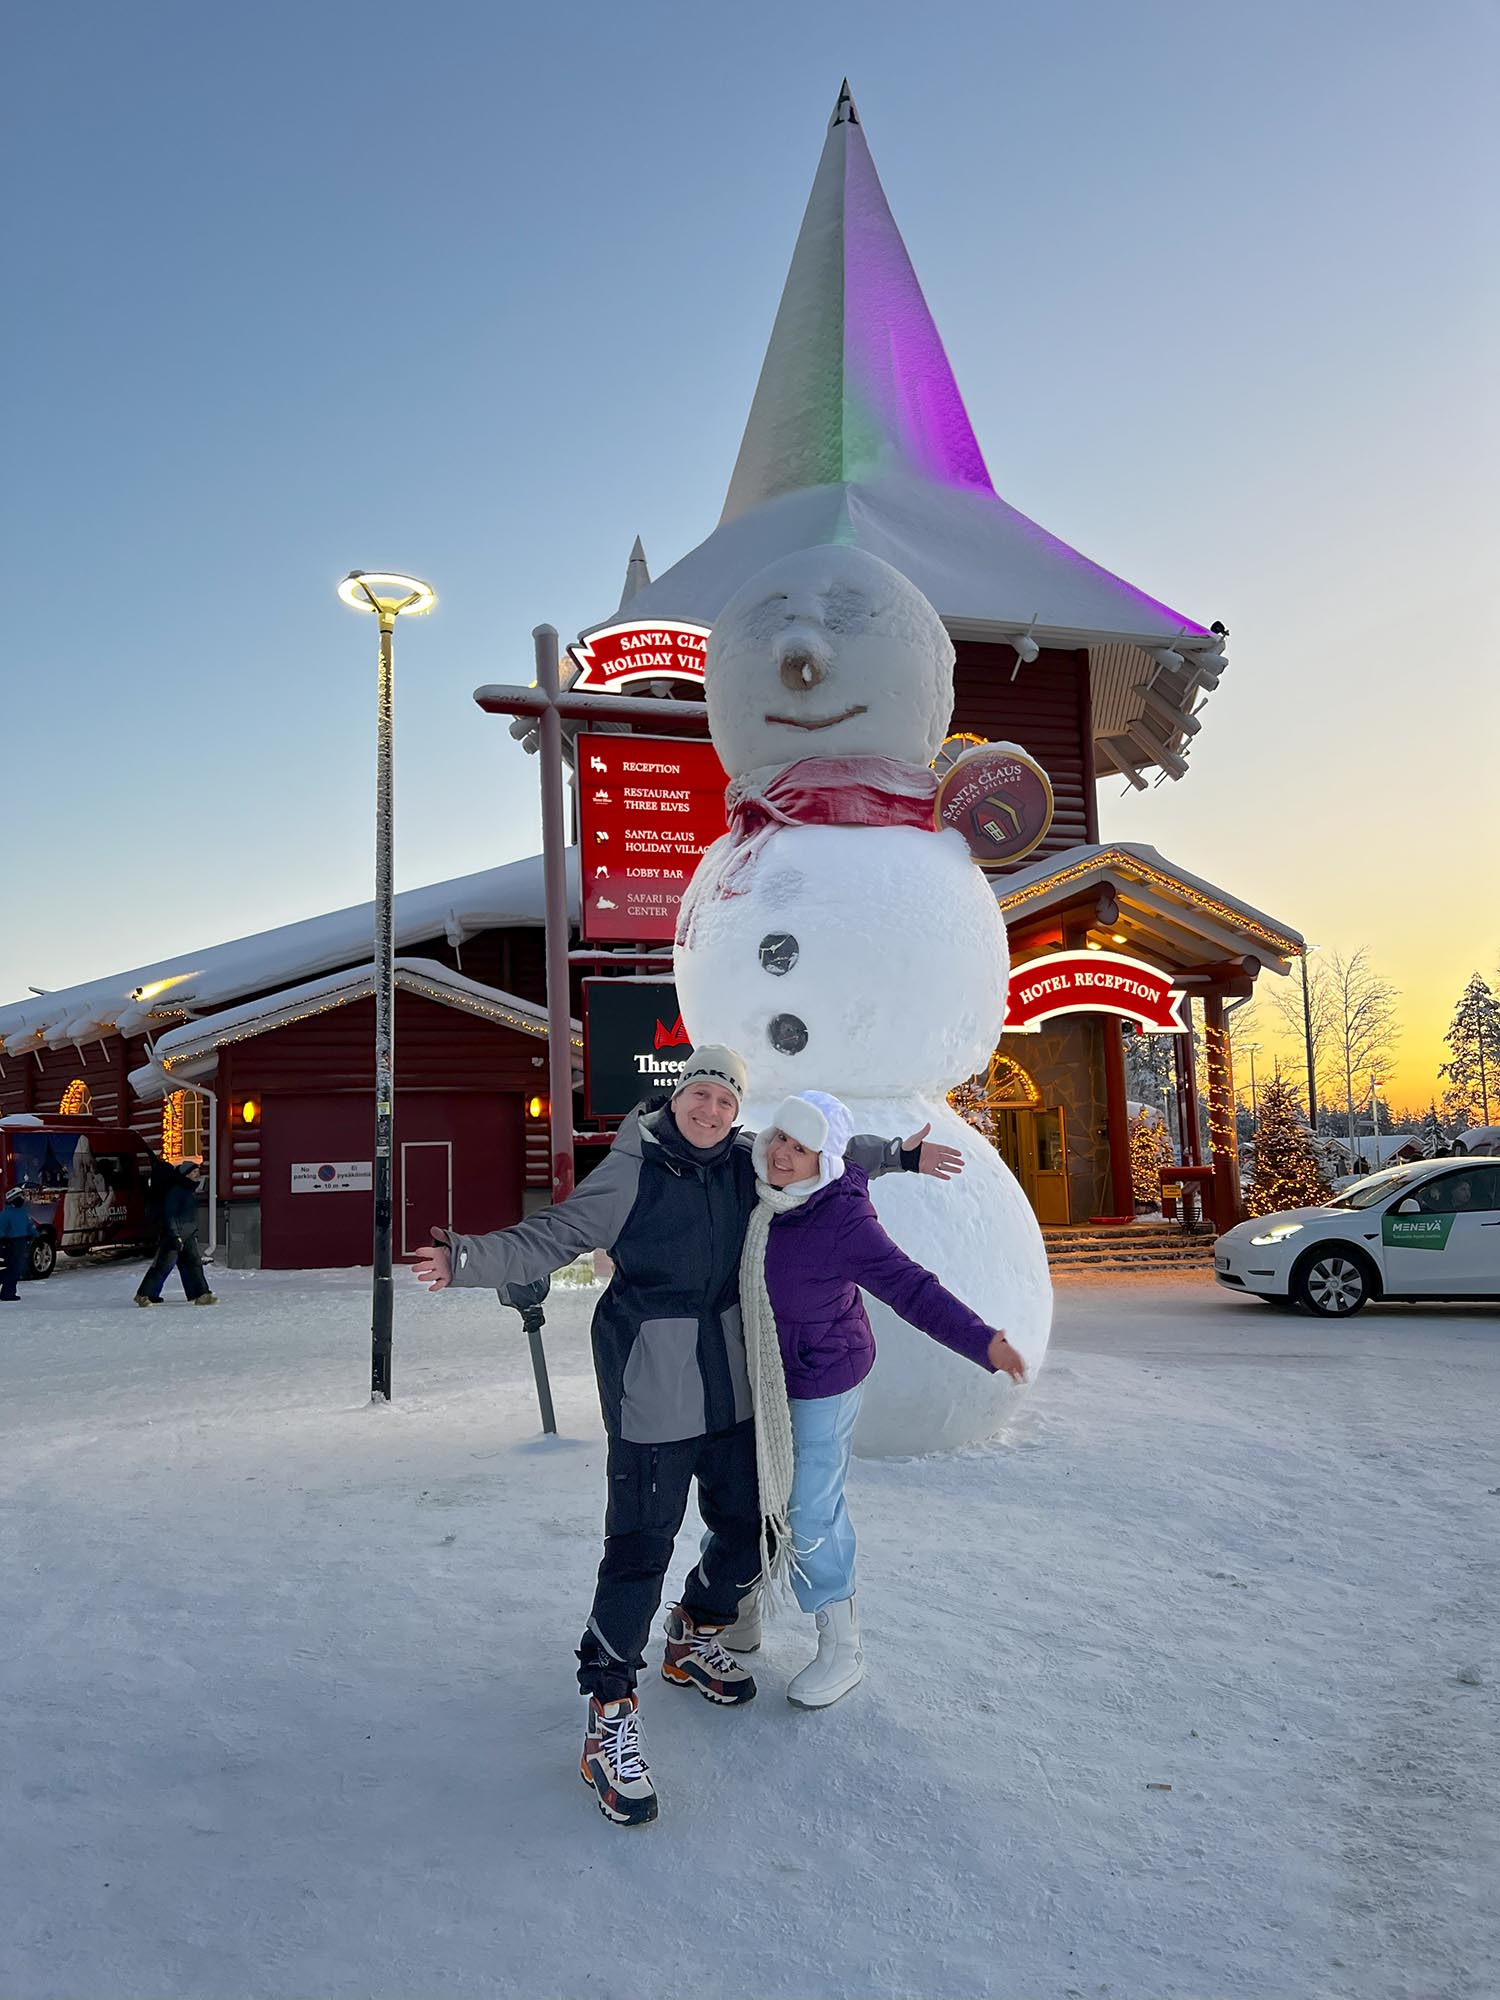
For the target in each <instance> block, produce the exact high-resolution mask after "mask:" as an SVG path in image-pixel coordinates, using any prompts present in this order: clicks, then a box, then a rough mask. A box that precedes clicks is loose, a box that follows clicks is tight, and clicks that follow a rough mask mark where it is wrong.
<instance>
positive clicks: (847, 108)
mask: <svg viewBox="0 0 1500 2000" xmlns="http://www.w3.org/2000/svg"><path fill="white" fill-rule="evenodd" d="M824 542H833V543H841V544H852V545H854V546H856V547H859V548H863V549H867V550H869V552H870V553H871V554H872V555H877V556H880V557H882V558H883V559H884V560H885V561H886V562H889V563H891V564H893V565H894V566H895V568H897V569H899V570H900V571H902V572H903V574H904V575H906V576H908V577H910V578H911V580H912V582H913V583H915V584H916V585H917V587H918V589H920V590H922V591H923V592H924V593H925V594H926V595H927V597H929V598H930V599H931V601H932V603H933V604H934V605H935V606H936V607H937V609H938V611H939V612H940V613H941V614H942V616H943V617H944V618H945V619H946V620H947V621H948V622H949V624H950V625H953V626H955V627H960V628H964V627H966V628H968V629H969V630H970V631H972V632H974V633H975V634H976V635H985V634H990V635H993V636H997V637H1003V636H1007V635H1008V634H1010V633H1022V632H1027V631H1030V632H1031V633H1032V634H1033V635H1034V637H1035V639H1036V640H1037V641H1038V642H1039V643H1042V644H1046V643H1048V642H1051V643H1055V644H1062V645H1069V646H1078V645H1089V646H1094V647H1099V646H1106V645H1110V644H1112V643H1113V644H1124V645H1126V646H1128V647H1133V648H1137V649H1138V648H1142V647H1164V646H1170V645H1172V644H1173V643H1174V641H1184V640H1185V641H1186V642H1187V645H1188V647H1189V648H1193V647H1194V646H1195V645H1196V644H1197V643H1198V642H1203V643H1205V644H1207V645H1209V646H1212V645H1213V643H1214V642H1213V641H1212V640H1211V639H1210V637H1209V634H1208V632H1207V630H1206V628H1205V627H1204V626H1203V625H1200V624H1198V623H1196V622H1195V621H1194V620H1192V619H1189V618H1186V617H1184V616H1183V615H1182V613H1180V612H1178V611H1174V610H1173V609H1172V608H1171V606H1170V605H1167V604H1163V603H1161V602H1160V601H1159V600H1158V599H1156V598H1153V597H1149V596H1147V595H1146V593H1145V592H1144V591H1140V590H1137V589H1135V588H1134V587H1133V586H1132V585H1131V584H1129V583H1126V582H1125V581H1124V580H1123V579H1122V578H1120V577H1118V576H1114V575H1112V574H1111V573H1110V572H1109V571H1108V570H1106V569H1102V568H1100V566H1099V565H1098V564H1097V563H1093V562H1090V561H1089V560H1088V558H1087V557H1085V556H1082V555H1080V554H1079V553H1078V551H1077V550H1076V549H1072V548H1069V546H1068V545H1067V543H1066V542H1062V541H1059V540H1058V539H1057V537H1056V536H1054V535H1049V534H1048V533H1047V532H1046V530H1045V529H1044V528H1040V527H1038V526H1037V524H1036V522H1034V521H1031V520H1028V519H1027V517H1026V516H1025V515H1024V514H1022V513H1020V512H1018V511H1017V509H1015V508H1014V507H1011V506H1009V505H1008V504H1007V503H1006V502H1005V501H1004V500H1002V499H1000V498H999V497H998V495H997V494H996V493H995V490H994V487H993V486H992V484H991V482H990V476H989V472H988V470H987V469H986V466H985V462H984V457H983V454H982V453H981V451H980V449H979V444H978V441H977V440H976V438H975V436H974V430H973V426H972V425H971V424H970V422H969V418H968V413H967V411H966V410H965V408H964V403H963V397H962V396H961V395H960V393H959V389H958V384H957V382H956V381H955V379H954V375H953V370H952V368H951V367H950V366H949V363H948V357H947V355H946V353H945V352H944V349H943V343H942V340H941V338H940V337H939V334H938V331H937V327H936V325H935V324H934V322H933V318H932V314H931V312H930V311H929V310H928V306H927V302H926V300H925V299H924V298H923V296H922V288H921V286H920V284H919V283H918V282H917V277H916V273H915V271H914V270H913V269H912V264H911V259H910V258H909V257H908V255H907V252H906V245H905V244H904V243H903V242H902V240H901V232H900V231H899V230H898V229H897V227H896V223H895V219H894V218H893V216H892V214H891V211H890V206H889V204H888V203H887V201H886V198H885V192H884V190H883V189H882V187H881V185H880V177H879V175H878V174H877V173H876V171H875V164H874V161H873V159H872V158H871V156H870V149H869V146H868V144H867V142H866V139H865V132H864V127H863V125H862V124H861V122H860V118H859V114H858V112H857V110H856V108H855V105H854V100H853V98H852V96H851V95H850V92H849V86H848V84H847V83H846V84H845V85H844V86H843V88H842V89H841V90H840V92H839V97H838V102H837V104H836V105H835V106H834V111H833V117H832V119H831V120H830V122H829V126H828V135H827V138H826V140H825V141H824V146H823V154H822V158H821V159H820V161H819V163H818V170H817V174H816V176H815V177H814V180H813V188H812V194H811V196H810V198H809V200H808V204H807V211H806V213H805V215H804V216H803V218H802V228H801V232H800V233H799V235H798V238H797V245H796V249H795V250H794V252H793V255H792V264H791V269H790V271H789V273H788V275H787V281H786V286H785V289H784V290H783V292H782V297H781V304H780V307H779V309H778V311H777V314H776V321H775V325H774V327H773V329H772V333H771V341H770V346H769V347H768V349H767V352H766V358H765V363H764V365H763V367H762V369H761V374H760V381H759V384H758V385H757V388H756V391H755V397H754V401H753V403H752V405H751V409H750V417H749V421H748V423H747V424H746V426H745V435H744V440H743V442H742V443H741V446H740V452H739V458H738V460H737V462H736V464H735V468H734V475H733V477H732V479H731V480H730V483H729V493H728V497H727V499H726V501H725V504H724V512H723V516H722V518H721V520H720V523H719V525H718V527H717V528H716V529H715V530H714V532H713V533H712V534H711V535H710V536H709V537H708V539H707V540H706V541H704V542H702V543H700V544H699V546H698V547H697V548H696V549H693V550H692V551H691V552H690V553H689V554H688V555H686V556H684V557H683V558H682V560H681V561H680V562H678V563H675V564H674V565H673V566H672V567H671V568H670V569H668V570H664V571H663V572H662V574H661V575H660V576H658V577H657V578H656V580H655V581H654V582H653V583H651V584H649V585H648V586H647V587H646V588H645V589H644V590H642V591H641V592H640V593H639V595H638V596H637V597H635V598H633V599H632V600H631V605H630V609H631V612H632V614H633V615H639V616H641V617H644V618H658V617H660V618H673V617H676V618H684V619H691V620H694V621H698V622H701V623H704V624H710V625H711V624H712V623H713V621H714V619H715V618H716V617H717V616H718V614H719V612H720V611H721V610H722V609H723V607H724V605H725V604H726V603H727V602H728V600H729V599H730V597H732V596H733V595H734V593H735V591H736V590H738V589H739V587H740V585H741V584H743V583H745V582H747V581H748V580H749V578H750V577H751V576H753V575H754V574H755V572H756V571H757V570H760V569H763V568H764V567H765V565H766V564H767V563H769V562H771V561H773V560H774V559H775V558H776V557H778V556H780V555H784V554H787V553H790V552H791V551H792V550H795V549H802V548H809V547H813V546H815V545H817V544H819V543H824ZM1128 664H1129V672H1130V674H1131V675H1132V677H1133V678H1139V676H1140V673H1141V672H1142V670H1144V671H1146V672H1149V670H1150V662H1149V661H1146V660H1142V659H1141V658H1139V656H1138V654H1134V653H1133V654H1132V655H1131V658H1130V661H1129V663H1128Z"/></svg>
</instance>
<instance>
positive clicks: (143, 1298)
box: [135, 1292, 161, 1306]
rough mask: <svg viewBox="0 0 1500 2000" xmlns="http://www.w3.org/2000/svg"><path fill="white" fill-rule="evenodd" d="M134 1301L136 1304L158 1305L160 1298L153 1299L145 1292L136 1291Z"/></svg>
mask: <svg viewBox="0 0 1500 2000" xmlns="http://www.w3.org/2000/svg"><path fill="white" fill-rule="evenodd" d="M135 1302H136V1304H137V1305H138V1306H159V1305H160V1304H161V1300H160V1299H153V1298H152V1297H151V1296H150V1294H149V1293H147V1292H137V1293H136V1295H135Z"/></svg>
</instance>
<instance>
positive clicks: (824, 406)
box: [723, 81, 994, 521]
mask: <svg viewBox="0 0 1500 2000" xmlns="http://www.w3.org/2000/svg"><path fill="white" fill-rule="evenodd" d="M902 474H907V475H915V476H916V477H918V478H921V479H931V480H937V481H940V482H941V483H943V484H944V485H948V486H959V487H971V488H978V489H979V490H980V491H982V492H985V493H991V492H993V491H994V488H993V487H992V485H991V483H990V476H989V473H988V472H987V471H986V469H985V463H984V457H983V454H982V453H981V451H980V449H979V443H978V440H977V439H976V438H975V436H974V429H973V426H972V425H971V424H970V422H969V416H968V412H967V411H966V410H965V408H964V401H963V397H962V396H961V395H960V394H959V391H958V384H957V382H956V381H955V380H954V379H953V370H952V369H951V368H950V367H949V365H948V357H947V355H946V354H945V353H944V352H943V343H942V340H941V339H940V338H939V335H938V330H937V327H936V326H935V325H934V323H933V318H932V314H931V313H930V312H929V311H928V309H927V301H926V300H925V299H924V298H923V296H922V287H921V286H920V285H919V284H918V282H917V274H916V272H915V271H914V270H913V269H912V266H911V259H910V257H908V256H907V254H906V245H905V244H904V243H903V242H902V240H901V232H900V230H899V229H897V227H896V224H895V220H894V218H893V217H892V215H891V211H890V207H889V205H888V204H887V202H886V198H885V191H884V189H883V188H882V187H881V185H880V177H879V175H878V174H877V173H876V171H875V163H874V161H873V160H872V159H871V158H870V149H869V147H868V146H867V145H866V143H865V135H864V128H863V127H862V126H861V124H860V122H859V113H858V112H857V111H856V109H855V107H854V100H853V98H852V97H851V96H850V94H849V85H848V83H847V81H846V82H845V84H844V86H843V89H842V90H841V91H840V92H839V100H838V103H837V104H836V105H835V106H834V112H833V117H832V120H831V121H830V123H829V127H828V137H827V140H826V141H825V143H824V146H823V157H822V159H821V160H820V161H819V163H818V171H817V174H816V176H815V178H814V180H813V189H812V194H811V195H810V196H809V198H808V203H807V212H806V214H805V215H804V216H803V218H802V230H801V233H800V235H799V236H798V238H797V248H796V250H795V251H794V253H793V256H792V267H791V270H790V271H789V272H788V273H787V281H786V287H785V289H784V291H783V292H782V295H781V305H780V308H779V309H778V311H777V314H776V324H775V327H774V328H773V330H772V333H771V344H770V346H769V348H768V349H767V350H766V358H765V363H764V365H763V366H762V368H761V373H760V382H759V385H758V386H757V388H756V391H755V401H754V403H753V404H752V405H751V409H750V420H749V422H748V423H747V424H746V426H745V436H744V441H743V442H742V444H741V445H740V455H739V459H738V461H737V463H736V465H735V468H734V477H733V478H732V479H731V480H730V482H729V496H728V498H727V500H726V501H725V503H724V513H723V519H724V520H726V521H731V520H733V519H734V518H735V516H736V515H739V514H744V513H747V512H748V511H749V510H750V509H751V508H752V507H758V506H759V505H760V504H761V502H762V501H765V500H771V499H774V498H775V497H776V495H777V494H779V493H794V492H798V491H800V490H802V489H803V488H806V487H810V486H834V485H839V484H841V483H844V482H847V481H865V480H874V479H882V478H890V477H893V476H894V477H898V478H899V477H900V476H901V475H902Z"/></svg>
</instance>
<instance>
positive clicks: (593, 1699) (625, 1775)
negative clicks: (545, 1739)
mask: <svg viewBox="0 0 1500 2000" xmlns="http://www.w3.org/2000/svg"><path fill="white" fill-rule="evenodd" d="M578 1775H579V1777H580V1778H582V1780H583V1782H584V1783H585V1784H586V1785H592V1786H593V1788H594V1795H595V1797H596V1798H597V1799H598V1801H599V1810H600V1812H602V1813H603V1815H604V1817H605V1818H606V1819H609V1820H613V1821H614V1823H615V1825H616V1826H648V1825H649V1824H650V1822H651V1821H652V1820H654V1819H655V1818H656V1788H655V1786H654V1785H653V1784H652V1782H651V1773H650V1772H649V1771H648V1770H647V1769H646V1760H645V1758H644V1757H643V1756H642V1755H641V1713H640V1708H639V1705H638V1703H637V1700H636V1697H635V1696H634V1695H633V1694H628V1695H626V1696H625V1697H624V1699H623V1700H621V1701H600V1699H599V1697H598V1696H597V1695H592V1694H591V1695H590V1696H589V1721H588V1729H587V1731H586V1732H585V1734H584V1739H583V1755H582V1757H581V1758H580V1759H579V1761H578Z"/></svg>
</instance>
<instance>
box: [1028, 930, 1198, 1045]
mask: <svg viewBox="0 0 1500 2000" xmlns="http://www.w3.org/2000/svg"><path fill="white" fill-rule="evenodd" d="M1186 997H1187V996H1186V995H1185V994H1183V993H1174V992H1173V990H1172V981H1171V977H1170V975H1169V974H1167V973H1165V972H1158V971H1157V970H1156V968H1155V966H1154V965H1146V964H1144V963H1143V962H1142V961H1141V960H1140V959H1138V958H1123V957H1122V956H1121V955H1120V954H1119V953H1118V952H1114V951H1058V952H1053V953H1052V954H1051V955H1050V956H1049V957H1047V958H1034V959H1032V960H1030V962H1029V963H1028V964H1026V965H1020V966H1015V965H1013V966H1012V967H1011V971H1010V992H1009V994H1008V995H1007V997H1006V1002H1005V1029H1004V1032H1005V1033H1006V1034H1015V1033H1016V1032H1017V1031H1018V1030H1019V1031H1026V1030H1030V1029H1035V1028H1038V1027H1040V1025H1041V1023H1042V1022H1043V1021H1050V1020H1052V1019H1054V1018H1055V1016H1057V1015H1059V1014H1118V1015H1119V1016H1120V1018H1121V1019H1122V1020H1125V1021H1135V1022H1138V1023H1139V1025H1140V1026H1141V1028H1142V1029H1144V1030H1145V1032H1146V1033H1147V1034H1151V1033H1155V1034H1161V1035H1184V1034H1186V1033H1187V1023H1186V1022H1185V1021H1184V1020H1183V1018H1182V1015H1181V1011H1180V1009H1181V1006H1182V1002H1183V1000H1184V999H1185V998H1186Z"/></svg>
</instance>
